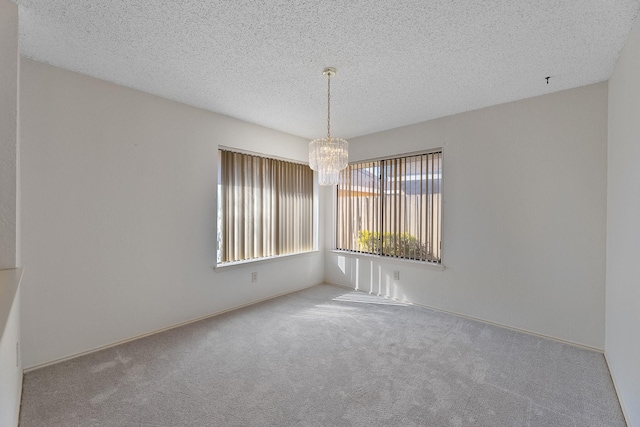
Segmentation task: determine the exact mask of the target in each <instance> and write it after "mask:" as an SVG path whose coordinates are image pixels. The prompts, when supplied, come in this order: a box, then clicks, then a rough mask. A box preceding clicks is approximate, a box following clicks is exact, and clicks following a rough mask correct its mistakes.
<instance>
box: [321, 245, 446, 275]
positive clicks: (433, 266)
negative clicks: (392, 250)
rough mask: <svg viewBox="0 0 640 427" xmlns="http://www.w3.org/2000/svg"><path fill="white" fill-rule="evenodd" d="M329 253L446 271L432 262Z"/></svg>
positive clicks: (361, 254)
mask: <svg viewBox="0 0 640 427" xmlns="http://www.w3.org/2000/svg"><path fill="white" fill-rule="evenodd" d="M329 252H330V253H333V254H337V255H344V256H348V257H351V258H364V259H369V260H376V261H379V262H385V263H393V264H405V265H408V266H411V267H416V268H425V269H428V270H436V271H442V270H444V265H442V264H433V263H430V262H422V261H413V260H409V259H402V258H392V257H386V256H380V255H373V254H365V253H361V252H349V251H340V250H337V249H330V250H329Z"/></svg>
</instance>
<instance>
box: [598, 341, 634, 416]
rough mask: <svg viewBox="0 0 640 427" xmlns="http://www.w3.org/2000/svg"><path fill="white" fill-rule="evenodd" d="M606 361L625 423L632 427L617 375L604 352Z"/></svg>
mask: <svg viewBox="0 0 640 427" xmlns="http://www.w3.org/2000/svg"><path fill="white" fill-rule="evenodd" d="M604 361H605V362H607V368H609V375H611V381H612V382H613V388H614V389H615V391H616V395H617V396H618V403H620V409H622V415H623V416H624V421H625V422H626V423H627V425H628V426H629V427H631V421H630V419H629V415H628V412H627V409H626V408H625V407H624V400H622V396H621V395H620V389H619V388H618V383H617V382H616V375H615V374H614V373H613V370H612V369H611V365H610V364H609V359H608V358H607V352H606V351H605V352H604Z"/></svg>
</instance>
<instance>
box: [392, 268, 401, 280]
mask: <svg viewBox="0 0 640 427" xmlns="http://www.w3.org/2000/svg"><path fill="white" fill-rule="evenodd" d="M393 280H400V270H393Z"/></svg>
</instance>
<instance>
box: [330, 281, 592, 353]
mask: <svg viewBox="0 0 640 427" xmlns="http://www.w3.org/2000/svg"><path fill="white" fill-rule="evenodd" d="M325 283H327V284H329V285H334V286H339V287H341V288H345V289H351V290H352V291H357V292H363V293H367V294H370V295H376V296H379V297H383V298H387V299H390V300H393V301H398V302H402V303H404V304H409V305H415V306H417V307H422V308H427V309H429V310H434V311H439V312H441V313H447V314H453V315H454V316H459V317H464V318H465V319H469V320H475V321H476V322H482V323H486V324H489V325H493V326H497V327H499V328H504V329H510V330H512V331H516V332H522V333H524V334H528V335H534V336H537V337H540V338H545V339H548V340H553V341H558V342H561V343H563V344H569V345H571V346H574V347H579V348H583V349H585V350H590V351H595V352H597V353H603V354H604V349H601V348H598V347H591V346H588V345H584V344H580V343H577V342H573V341H568V340H565V339H562V338H557V337H554V336H551V335H545V334H540V333H538V332H533V331H529V330H527V329H521V328H516V327H514V326H509V325H505V324H502V323H498V322H493V321H491V320H486V319H482V318H479V317H474V316H469V315H467V314H462V313H458V312H455V311H450V310H444V309H442V308H438V307H432V306H429V305H426V304H419V303H415V302H412V301H407V300H403V299H399V298H393V297H390V296H388V295H381V294H377V293H375V292H367V291H363V290H360V289H355V288H353V287H352V286H348V285H343V284H341V283H333V282H325Z"/></svg>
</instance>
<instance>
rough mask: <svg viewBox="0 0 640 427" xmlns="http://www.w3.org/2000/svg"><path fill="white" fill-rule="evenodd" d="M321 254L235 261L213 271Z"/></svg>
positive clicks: (316, 251)
mask: <svg viewBox="0 0 640 427" xmlns="http://www.w3.org/2000/svg"><path fill="white" fill-rule="evenodd" d="M319 253H320V251H319V250H317V249H315V250H312V251H307V252H298V253H295V254H286V255H277V256H271V257H264V258H254V259H247V260H243V261H235V262H225V263H224V264H216V265H214V266H213V269H214V270H215V271H223V270H230V269H233V268H238V267H243V266H247V265H259V264H266V263H270V262H275V261H286V260H289V259H291V258H300V257H305V256H311V255H317V254H319Z"/></svg>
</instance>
